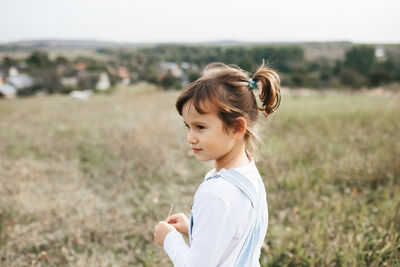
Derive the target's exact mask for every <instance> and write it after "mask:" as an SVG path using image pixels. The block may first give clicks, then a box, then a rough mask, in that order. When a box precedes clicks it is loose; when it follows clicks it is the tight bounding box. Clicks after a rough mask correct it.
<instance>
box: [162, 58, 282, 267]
mask: <svg viewBox="0 0 400 267" xmlns="http://www.w3.org/2000/svg"><path fill="white" fill-rule="evenodd" d="M257 86H259V87H260V89H261V94H260V95H259V98H260V100H261V107H258V106H257V101H256V97H255V96H254V93H253V91H252V90H253V89H254V88H256V87H257ZM280 99H281V94H280V79H279V76H278V74H277V73H276V72H274V71H273V70H271V69H270V68H268V67H266V66H265V65H264V64H262V65H261V66H260V67H259V68H258V70H257V71H256V72H255V73H254V75H253V76H252V77H251V78H250V77H249V75H248V73H247V72H245V71H243V70H241V69H239V68H237V67H231V66H226V65H224V64H220V63H214V64H210V65H208V66H207V67H206V69H205V70H204V72H203V76H202V77H201V78H199V79H198V80H196V81H195V82H193V83H191V84H189V85H188V86H187V87H186V88H185V89H184V90H183V92H182V93H181V94H180V96H179V97H178V99H177V101H176V108H177V110H178V112H179V114H180V115H181V116H182V117H183V121H184V123H185V125H186V127H187V129H188V133H187V141H188V143H189V144H190V146H191V147H192V149H193V152H194V154H195V156H196V158H197V159H198V160H200V161H209V160H213V161H214V162H215V168H214V169H212V170H210V171H209V172H208V173H207V174H206V176H205V179H204V181H203V182H202V184H201V185H200V186H199V188H198V189H197V192H196V194H195V195H194V201H193V204H192V209H191V214H190V219H188V218H187V217H186V216H185V215H184V214H182V213H179V214H173V215H171V216H169V217H168V218H167V220H166V221H161V222H159V223H158V224H157V226H156V227H155V229H154V240H155V241H156V242H157V243H158V244H160V245H162V246H164V249H165V251H166V253H167V254H168V255H169V257H170V258H171V260H172V262H173V263H174V266H190V267H193V266H202V267H204V266H205V267H208V266H259V265H260V263H259V258H260V252H261V246H262V244H263V242H264V238H265V234H266V232H267V226H268V207H267V201H266V193H265V187H264V183H263V181H262V179H261V177H260V174H259V172H258V170H257V167H256V165H255V163H254V160H253V158H252V156H251V154H250V152H249V148H250V149H252V143H251V140H252V138H253V137H254V135H255V132H254V126H255V123H256V121H257V118H258V111H259V110H261V111H262V113H263V114H264V115H265V117H267V116H268V115H270V114H272V113H273V112H274V111H275V110H276V109H277V108H278V106H279V104H280ZM180 233H182V234H184V235H186V236H188V239H189V245H188V244H186V242H185V240H184V238H183V236H182V235H181V234H180Z"/></svg>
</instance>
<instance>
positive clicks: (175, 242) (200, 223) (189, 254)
mask: <svg viewBox="0 0 400 267" xmlns="http://www.w3.org/2000/svg"><path fill="white" fill-rule="evenodd" d="M196 200H197V201H196V203H195V205H193V210H192V212H193V218H194V226H193V231H192V242H191V246H190V247H189V246H188V245H187V244H186V242H185V240H184V239H183V237H182V235H181V234H180V233H178V232H176V231H173V232H170V233H169V234H168V235H167V236H166V238H165V240H164V249H165V251H166V252H167V254H168V256H169V257H170V258H171V260H172V262H173V263H174V266H175V267H188V266H190V267H195V266H217V265H218V264H219V263H220V261H221V259H222V257H223V255H224V253H225V251H226V248H227V246H228V244H229V243H230V242H231V240H232V238H233V237H234V231H235V230H234V227H233V223H232V214H231V211H230V209H229V205H228V204H227V203H226V202H224V200H222V199H221V198H220V197H218V196H216V195H215V194H213V193H210V192H204V193H201V194H199V195H198V197H197V199H196Z"/></svg>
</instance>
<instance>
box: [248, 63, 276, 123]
mask: <svg viewBox="0 0 400 267" xmlns="http://www.w3.org/2000/svg"><path fill="white" fill-rule="evenodd" d="M251 79H253V80H255V81H259V82H260V83H261V85H262V86H261V94H259V98H260V101H261V107H258V109H259V110H260V111H263V114H264V116H265V117H268V116H269V115H271V114H272V113H274V112H275V111H276V110H277V109H278V107H279V104H280V103H281V90H280V84H281V81H280V79H279V75H278V74H277V73H276V72H275V71H274V70H272V69H270V68H269V67H267V66H266V65H265V64H264V62H263V63H262V64H261V66H260V67H259V68H258V69H257V71H256V72H255V73H254V75H253V77H251Z"/></svg>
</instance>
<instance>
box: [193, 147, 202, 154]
mask: <svg viewBox="0 0 400 267" xmlns="http://www.w3.org/2000/svg"><path fill="white" fill-rule="evenodd" d="M192 149H193V152H194V153H197V152H200V150H201V149H198V148H193V147H192Z"/></svg>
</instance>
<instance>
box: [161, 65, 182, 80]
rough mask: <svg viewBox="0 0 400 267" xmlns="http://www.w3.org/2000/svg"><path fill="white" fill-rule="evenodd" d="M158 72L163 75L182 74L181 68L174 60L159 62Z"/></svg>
mask: <svg viewBox="0 0 400 267" xmlns="http://www.w3.org/2000/svg"><path fill="white" fill-rule="evenodd" d="M160 73H161V74H162V75H165V74H167V73H171V74H172V75H173V76H174V77H176V78H181V77H182V76H183V75H184V72H183V70H182V69H181V68H180V67H179V65H178V64H176V63H175V62H164V61H163V62H160Z"/></svg>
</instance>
